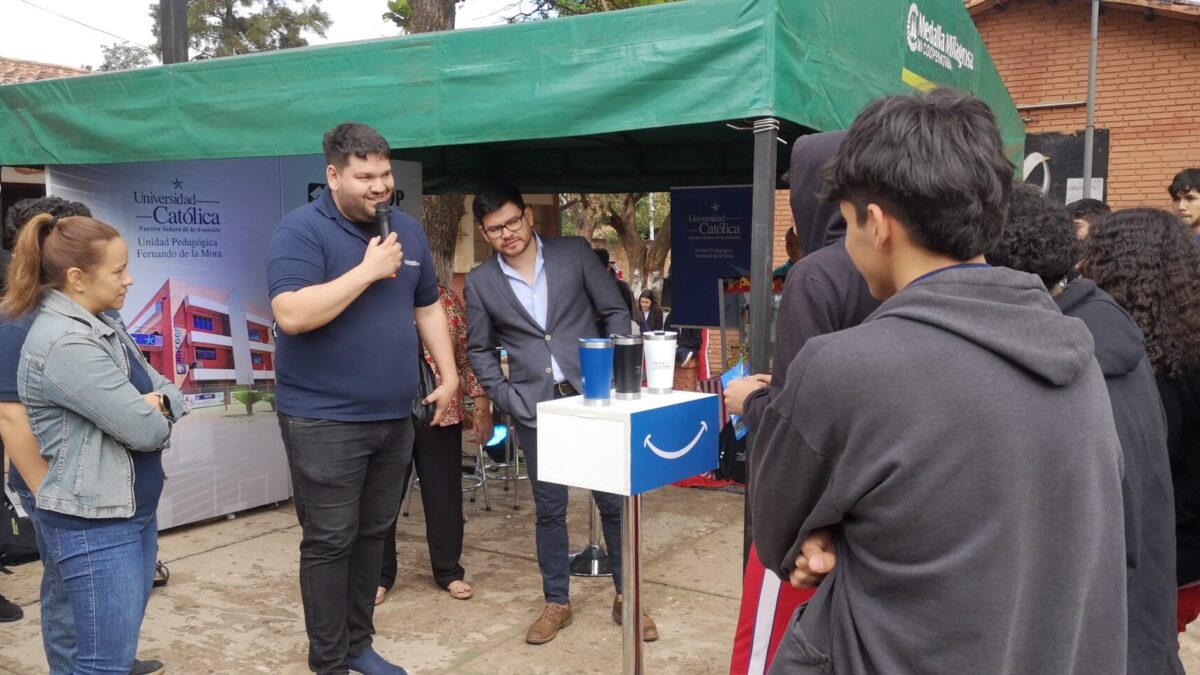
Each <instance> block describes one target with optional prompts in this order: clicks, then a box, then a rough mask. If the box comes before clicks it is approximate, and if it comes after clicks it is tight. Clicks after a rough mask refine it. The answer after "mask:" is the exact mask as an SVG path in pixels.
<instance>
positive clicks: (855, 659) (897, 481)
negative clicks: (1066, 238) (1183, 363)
mask: <svg viewBox="0 0 1200 675" xmlns="http://www.w3.org/2000/svg"><path fill="white" fill-rule="evenodd" d="M759 435H760V436H759V440H758V442H757V443H756V445H755V452H754V453H752V454H751V456H750V471H751V481H750V485H751V494H750V505H751V509H752V511H753V522H754V540H755V543H756V546H757V550H758V553H759V558H760V559H761V560H762V563H763V565H764V566H766V567H767V568H768V569H772V570H774V571H775V572H776V573H777V574H779V575H781V576H783V577H784V578H786V576H787V574H788V573H789V572H790V571H791V569H792V568H793V566H794V561H795V558H796V556H797V554H798V553H799V547H800V543H801V542H802V541H803V539H804V537H805V536H806V535H807V534H808V533H809V532H811V531H812V530H815V529H818V528H822V527H829V528H831V529H832V531H833V533H834V541H835V545H836V547H837V554H838V562H837V566H836V567H835V569H834V571H833V572H832V573H831V574H830V575H829V576H827V577H826V578H825V580H824V581H822V583H821V585H820V587H819V589H818V591H817V594H816V595H815V596H814V597H813V599H812V600H811V601H810V602H809V603H808V604H807V605H806V606H805V608H803V609H801V610H800V612H798V614H797V616H796V617H795V618H794V619H793V621H792V623H791V625H790V626H789V628H788V633H787V634H786V635H785V636H784V638H783V641H782V642H781V643H780V646H779V649H778V652H777V653H776V656H775V660H774V662H773V665H772V668H771V672H772V673H823V674H826V675H828V674H829V673H839V674H841V673H862V674H867V673H883V674H886V675H898V674H902V673H921V674H930V673H946V674H951V673H953V674H955V675H958V674H960V673H972V674H976V673H989V674H990V673H997V674H999V673H1007V674H1012V675H1018V674H1020V675H1025V674H1028V673H1054V674H1055V675H1069V674H1072V673H1078V674H1080V675H1084V674H1087V675H1103V674H1105V673H1113V674H1114V675H1115V674H1117V673H1124V672H1125V652H1126V619H1125V613H1126V607H1125V603H1126V601H1125V556H1124V553H1125V542H1124V526H1123V516H1122V510H1121V506H1122V501H1121V473H1122V467H1121V451H1120V446H1119V443H1118V439H1117V434H1116V430H1115V428H1114V425H1113V417H1112V410H1111V408H1110V405H1109V399H1108V394H1107V392H1106V390H1105V385H1104V377H1103V375H1102V373H1101V371H1100V368H1099V366H1098V365H1097V363H1096V359H1095V357H1094V356H1093V342H1092V338H1091V336H1090V334H1089V332H1088V330H1087V328H1086V327H1085V326H1084V324H1083V323H1082V322H1081V321H1079V320H1077V319H1071V318H1067V317H1064V316H1063V315H1062V314H1061V313H1060V312H1059V310H1058V308H1057V307H1056V306H1055V305H1054V302H1053V301H1052V300H1051V299H1050V296H1049V294H1048V293H1046V290H1045V287H1044V286H1043V284H1042V282H1041V280H1039V279H1038V278H1037V277H1035V276H1032V275H1029V274H1024V273H1021V272H1015V271H1013V270H1009V269H1004V268H986V269H961V268H960V269H949V270H945V271H942V272H940V273H937V274H935V275H933V276H929V277H927V278H924V279H921V280H918V281H916V282H914V283H913V284H911V285H910V286H909V287H908V288H907V289H905V290H904V291H902V292H900V293H898V294H897V295H895V296H894V297H892V298H891V299H889V300H888V301H887V302H885V303H884V304H883V305H882V306H881V307H880V308H879V309H878V310H877V311H876V312H874V313H873V314H872V315H871V316H870V317H869V318H868V319H867V321H866V322H864V323H863V324H862V325H860V326H858V327H855V328H850V329H848V330H844V331H841V332H838V333H833V334H830V335H825V336H821V337H817V338H813V339H811V340H809V342H808V344H806V345H805V347H804V348H803V350H801V352H800V354H799V355H798V356H797V357H796V359H795V361H793V363H792V365H791V367H790V368H789V370H788V379H787V385H786V387H785V388H784V390H783V391H782V392H781V394H780V396H778V397H776V398H775V399H774V400H773V401H772V403H771V406H770V407H769V408H768V410H767V413H766V415H765V416H764V418H763V422H762V426H761V428H760V430H759Z"/></svg>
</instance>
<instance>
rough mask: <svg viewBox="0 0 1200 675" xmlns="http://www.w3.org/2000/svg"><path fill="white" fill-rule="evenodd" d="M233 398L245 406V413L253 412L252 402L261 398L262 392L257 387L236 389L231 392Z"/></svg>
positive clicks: (256, 401) (251, 413)
mask: <svg viewBox="0 0 1200 675" xmlns="http://www.w3.org/2000/svg"><path fill="white" fill-rule="evenodd" d="M232 395H233V400H235V401H237V402H238V403H241V404H242V405H244V406H246V414H247V415H253V414H254V404H255V403H258V402H259V401H261V400H262V394H260V393H259V392H258V390H257V389H238V390H236V391H233V392H232Z"/></svg>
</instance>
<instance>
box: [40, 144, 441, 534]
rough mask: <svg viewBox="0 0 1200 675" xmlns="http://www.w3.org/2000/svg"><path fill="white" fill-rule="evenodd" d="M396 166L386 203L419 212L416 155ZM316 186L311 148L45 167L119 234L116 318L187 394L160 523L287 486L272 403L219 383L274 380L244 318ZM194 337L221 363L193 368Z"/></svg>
mask: <svg viewBox="0 0 1200 675" xmlns="http://www.w3.org/2000/svg"><path fill="white" fill-rule="evenodd" d="M393 171H394V172H395V173H396V190H397V200H396V205H397V206H398V207H399V208H401V209H402V210H404V211H405V212H407V213H409V214H410V215H413V217H415V218H418V219H419V218H420V215H421V167H420V165H419V164H414V163H411V162H393ZM324 183H325V163H324V161H323V159H322V158H321V157H320V156H316V155H313V156H303V157H285V158H255V159H230V160H197V161H180V162H149V163H139V164H99V165H85V166H51V167H48V168H47V173H46V191H47V193H48V194H52V195H57V196H59V197H62V198H64V199H69V200H72V201H80V202H83V203H84V204H87V205H88V207H89V208H90V209H91V210H92V212H93V214H94V215H95V216H96V217H97V218H99V219H100V220H103V221H104V222H107V223H109V224H111V225H112V226H113V227H115V228H117V230H118V231H120V232H121V235H122V237H123V238H124V240H125V242H126V244H127V245H128V247H129V270H130V273H131V274H132V275H133V277H134V280H135V283H134V285H133V287H132V288H130V289H129V296H128V298H127V300H126V303H125V307H124V309H123V310H122V312H121V316H122V318H123V319H124V320H125V322H126V325H128V326H129V327H130V330H131V332H132V333H134V334H135V337H136V338H137V339H138V340H139V341H140V342H141V343H142V344H143V345H144V347H143V349H144V350H145V351H146V352H147V353H150V354H152V355H154V356H155V357H156V359H157V360H156V361H155V363H154V365H155V367H156V368H158V369H159V370H160V371H162V372H163V374H164V375H165V376H166V377H168V378H170V379H173V380H174V381H176V382H177V383H180V384H181V386H184V388H185V393H189V394H191V398H192V399H193V401H194V402H195V404H196V407H195V409H194V411H193V413H192V414H191V415H190V416H188V417H187V418H185V419H184V420H183V421H182V422H180V423H179V424H178V425H176V427H175V430H174V433H173V436H172V442H171V446H170V447H169V448H168V449H167V450H166V451H165V452H164V455H163V464H164V468H165V470H166V473H167V482H166V485H165V487H164V489H163V496H162V501H161V503H160V506H159V511H158V522H159V528H160V529H167V528H170V527H175V526H178V525H185V524H188V523H193V522H196V521H199V520H204V519H207V518H213V517H216V516H221V515H224V514H227V513H234V512H237V511H241V510H244V509H249V508H254V507H256V506H262V505H264V504H270V503H273V502H277V501H282V500H285V499H288V498H289V497H290V496H291V485H290V481H289V477H288V471H287V461H286V458H285V456H284V453H283V444H282V442H281V441H280V438H279V427H278V423H277V421H276V418H275V415H274V414H273V412H272V411H271V407H270V405H269V404H268V403H267V402H259V403H257V404H255V405H254V406H253V410H254V414H253V415H247V414H246V408H245V406H244V405H242V404H240V403H238V402H236V401H232V400H229V399H228V398H226V394H225V393H224V392H225V391H228V390H230V389H238V388H246V387H251V386H255V387H257V388H259V389H260V390H266V389H271V388H272V387H271V385H272V384H273V375H274V371H273V365H272V366H271V367H270V368H267V367H265V366H264V363H270V362H271V361H267V362H263V361H262V359H263V358H266V359H269V360H273V353H274V344H273V343H274V340H273V339H270V340H269V341H268V342H263V340H266V338H265V337H264V336H263V335H262V334H261V331H258V332H254V331H255V329H252V328H248V324H247V322H250V323H251V324H261V323H263V322H264V321H265V322H267V323H269V322H270V321H271V320H272V317H271V313H270V300H269V298H268V297H267V280H266V262H265V261H266V247H267V242H268V240H269V239H270V236H271V232H272V231H273V230H274V228H275V225H276V223H278V222H279V219H280V218H281V217H282V215H283V214H284V213H286V212H288V211H291V210H292V209H294V208H297V207H299V206H302V205H304V204H305V203H307V202H308V201H309V199H310V195H312V194H314V193H317V192H319V189H320V187H321V186H323V184H324ZM192 311H197V312H201V313H206V314H208V315H215V316H216V317H218V320H217V325H213V327H211V328H209V327H208V326H207V325H203V322H197V321H196V320H195V318H194V317H193V318H192V319H188V317H191V316H193V315H192V314H191V312H192ZM188 321H191V322H192V323H191V324H189V323H188ZM255 338H258V339H255ZM189 346H190V349H189ZM196 346H203V347H202V348H204V349H205V350H227V352H228V354H229V357H228V360H229V361H231V363H224V364H219V367H204V366H205V364H203V363H202V362H198V361H197V358H198V357H197V356H196V353H195V351H194V350H195V348H196ZM207 353H212V352H211V351H208V352H207ZM255 354H257V356H253V355H255ZM252 359H255V361H254V364H253V365H252V363H251V360H252ZM209 365H211V364H209ZM218 392H219V393H218Z"/></svg>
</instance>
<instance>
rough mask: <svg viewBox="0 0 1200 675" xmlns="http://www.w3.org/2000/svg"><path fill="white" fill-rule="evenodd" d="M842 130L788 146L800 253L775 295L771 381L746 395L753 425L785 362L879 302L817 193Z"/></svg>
mask: <svg viewBox="0 0 1200 675" xmlns="http://www.w3.org/2000/svg"><path fill="white" fill-rule="evenodd" d="M845 137H846V132H845V131H829V132H825V133H819V134H810V135H808V136H802V137H800V138H798V139H796V143H795V145H793V147H792V160H791V161H792V164H791V168H790V169H789V172H790V175H791V206H792V218H793V219H794V220H795V221H796V235H797V239H798V240H799V242H800V249H801V250H802V251H804V257H803V258H801V259H800V261H799V262H797V263H796V264H795V265H792V269H791V270H790V271H789V272H788V276H787V281H786V282H785V283H784V286H783V296H782V297H781V298H780V300H779V318H778V320H777V326H776V329H775V353H774V355H773V357H772V360H773V364H772V370H771V387H770V388H769V389H764V390H761V391H757V392H754V393H753V394H751V395H750V396H749V397H747V398H746V401H745V403H744V404H743V408H744V409H745V418H746V423H747V424H749V426H750V428H751V429H757V428H758V423H759V421H760V420H761V419H762V415H763V413H764V412H765V411H766V409H767V406H768V405H770V403H771V399H772V398H773V397H775V396H777V395H778V394H779V392H780V391H782V390H783V386H784V384H785V383H786V381H787V368H788V364H790V363H791V362H792V359H794V358H795V357H796V354H798V353H800V348H801V347H803V346H804V343H805V342H807V341H808V340H809V339H810V338H814V337H816V336H818V335H825V334H827V333H832V332H834V331H839V330H842V329H843V328H849V327H851V326H857V325H858V324H860V323H862V321H863V319H865V318H867V316H869V315H870V314H871V312H873V311H874V310H875V308H876V307H878V306H879V301H878V300H876V299H874V298H872V297H871V293H870V292H869V291H868V290H867V282H866V281H865V280H864V279H863V278H862V275H861V274H859V273H858V270H857V269H855V268H854V263H852V262H851V261H850V255H849V254H847V253H846V247H845V246H844V245H843V244H842V239H843V238H845V236H846V221H845V219H844V218H842V214H841V211H839V210H838V205H837V204H832V203H830V202H827V201H825V199H824V198H823V197H822V196H821V193H822V192H823V188H824V185H823V182H822V180H821V171H822V170H824V168H825V165H826V164H827V163H829V160H830V159H832V158H833V155H834V153H836V152H837V149H838V146H839V145H840V144H841V142H842V139H844V138H845Z"/></svg>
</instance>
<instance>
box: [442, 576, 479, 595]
mask: <svg viewBox="0 0 1200 675" xmlns="http://www.w3.org/2000/svg"><path fill="white" fill-rule="evenodd" d="M446 592H447V593H449V594H450V597H452V598H454V599H455V600H469V599H470V598H471V596H472V595H475V589H473V588H471V584H468V583H467V582H465V581H463V580H462V579H455V580H454V581H451V582H450V584H449V585H448V586H446Z"/></svg>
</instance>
